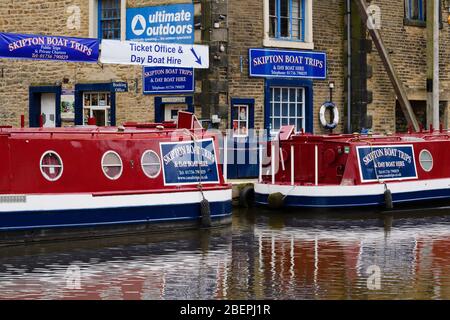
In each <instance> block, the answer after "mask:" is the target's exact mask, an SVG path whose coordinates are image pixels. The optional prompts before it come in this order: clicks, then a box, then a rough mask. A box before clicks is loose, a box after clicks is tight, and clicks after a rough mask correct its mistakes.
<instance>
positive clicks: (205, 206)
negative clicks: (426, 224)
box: [200, 199, 212, 228]
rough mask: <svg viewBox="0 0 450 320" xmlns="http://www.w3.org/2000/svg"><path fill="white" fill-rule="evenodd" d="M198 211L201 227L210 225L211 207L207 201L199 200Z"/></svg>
mask: <svg viewBox="0 0 450 320" xmlns="http://www.w3.org/2000/svg"><path fill="white" fill-rule="evenodd" d="M200 213H201V215H202V227H204V228H209V227H211V224H212V223H211V208H210V206H209V201H208V200H206V199H203V200H202V201H201V202H200Z"/></svg>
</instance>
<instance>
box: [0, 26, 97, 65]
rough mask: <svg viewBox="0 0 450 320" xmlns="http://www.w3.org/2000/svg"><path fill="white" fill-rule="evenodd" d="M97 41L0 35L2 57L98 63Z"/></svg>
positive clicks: (28, 35)
mask: <svg viewBox="0 0 450 320" xmlns="http://www.w3.org/2000/svg"><path fill="white" fill-rule="evenodd" d="M98 56H99V41H98V40H97V39H87V38H72V37H59V36H43V35H32V34H14V33H0V57H1V58H10V59H32V60H53V61H66V62H90V63H96V62H97V61H98Z"/></svg>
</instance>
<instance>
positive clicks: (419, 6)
mask: <svg viewBox="0 0 450 320" xmlns="http://www.w3.org/2000/svg"><path fill="white" fill-rule="evenodd" d="M405 1H406V4H405V8H406V10H405V11H406V18H407V19H408V20H416V21H423V22H425V21H426V7H427V2H426V0H405Z"/></svg>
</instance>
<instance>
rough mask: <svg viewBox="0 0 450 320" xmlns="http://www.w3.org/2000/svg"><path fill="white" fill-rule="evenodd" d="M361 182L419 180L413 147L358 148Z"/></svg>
mask: <svg viewBox="0 0 450 320" xmlns="http://www.w3.org/2000/svg"><path fill="white" fill-rule="evenodd" d="M356 150H357V155H358V165H359V172H360V175H361V182H363V183H364V182H377V181H389V180H411V179H417V168H416V162H415V158H414V147H413V146H412V145H386V146H362V147H356Z"/></svg>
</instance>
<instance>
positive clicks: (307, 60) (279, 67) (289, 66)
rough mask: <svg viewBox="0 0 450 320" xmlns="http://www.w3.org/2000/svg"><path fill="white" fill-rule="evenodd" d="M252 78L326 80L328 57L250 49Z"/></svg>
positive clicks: (298, 52)
mask: <svg viewBox="0 0 450 320" xmlns="http://www.w3.org/2000/svg"><path fill="white" fill-rule="evenodd" d="M249 57H250V59H249V69H250V76H251V77H263V78H306V79H326V77H327V55H326V53H324V52H314V51H290V50H289V51H283V50H270V49H250V51H249Z"/></svg>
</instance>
